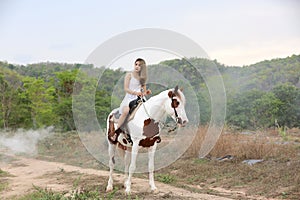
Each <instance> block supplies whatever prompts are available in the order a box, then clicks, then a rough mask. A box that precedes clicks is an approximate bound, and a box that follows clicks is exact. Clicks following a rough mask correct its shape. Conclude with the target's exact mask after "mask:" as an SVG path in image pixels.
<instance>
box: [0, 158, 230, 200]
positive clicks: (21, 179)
mask: <svg viewBox="0 0 300 200" xmlns="http://www.w3.org/2000/svg"><path fill="white" fill-rule="evenodd" d="M14 159H15V160H13V161H10V162H9V163H5V162H2V161H1V162H0V168H1V169H2V170H3V171H6V172H8V173H10V174H11V175H12V176H11V177H7V179H8V182H9V185H8V187H7V188H6V190H5V191H3V192H2V193H1V194H0V197H1V198H0V199H11V198H13V197H16V196H18V195H24V194H26V193H28V192H30V191H32V190H33V189H34V188H33V186H37V187H40V188H47V189H52V190H53V191H58V192H62V191H71V190H72V189H74V179H72V181H67V176H65V177H63V176H61V174H62V173H64V174H65V175H66V174H69V175H70V174H72V173H76V174H77V175H78V174H83V175H82V176H90V177H93V178H92V179H93V182H96V183H97V184H100V185H102V186H101V187H102V189H103V188H105V186H106V181H107V177H108V172H107V171H101V170H95V169H84V168H80V167H76V166H71V165H67V164H63V163H57V162H47V161H42V160H36V159H33V158H24V157H14ZM90 180H91V179H90ZM114 180H115V183H116V184H119V185H120V184H121V183H122V182H123V175H122V174H115V176H114ZM85 183H86V184H89V182H88V181H86V182H85ZM132 183H133V185H132V190H133V193H135V194H138V196H139V197H140V196H142V197H143V198H144V199H168V198H169V199H203V200H212V199H213V200H226V199H229V198H224V197H219V196H214V195H208V194H199V193H192V192H190V191H188V190H184V189H181V188H176V187H172V186H170V185H166V184H163V183H159V182H156V185H157V188H158V192H156V193H150V191H149V189H148V188H149V186H148V180H144V179H140V178H133V180H132ZM121 189H124V188H121ZM121 189H120V190H121ZM102 192H105V191H104V189H103V191H102ZM145 194H146V195H145ZM124 198H126V196H125V194H124Z"/></svg>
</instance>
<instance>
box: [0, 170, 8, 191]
mask: <svg viewBox="0 0 300 200" xmlns="http://www.w3.org/2000/svg"><path fill="white" fill-rule="evenodd" d="M10 176H11V175H10V174H9V173H7V172H5V171H3V170H2V169H0V192H2V191H3V190H5V189H6V188H7V186H8V181H7V180H6V177H10Z"/></svg>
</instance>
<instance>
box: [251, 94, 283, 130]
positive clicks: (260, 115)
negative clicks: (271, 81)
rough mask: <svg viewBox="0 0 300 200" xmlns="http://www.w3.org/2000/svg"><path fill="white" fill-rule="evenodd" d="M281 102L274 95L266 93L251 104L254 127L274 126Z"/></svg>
mask: <svg viewBox="0 0 300 200" xmlns="http://www.w3.org/2000/svg"><path fill="white" fill-rule="evenodd" d="M281 105H282V102H281V101H280V100H279V99H278V98H276V97H275V95H274V93H272V92H268V93H266V94H264V95H263V96H262V97H261V98H259V99H257V100H255V101H254V102H253V109H252V115H253V118H254V125H255V126H256V127H261V128H267V127H270V126H274V124H275V120H276V118H277V115H278V111H279V109H280V106H281Z"/></svg>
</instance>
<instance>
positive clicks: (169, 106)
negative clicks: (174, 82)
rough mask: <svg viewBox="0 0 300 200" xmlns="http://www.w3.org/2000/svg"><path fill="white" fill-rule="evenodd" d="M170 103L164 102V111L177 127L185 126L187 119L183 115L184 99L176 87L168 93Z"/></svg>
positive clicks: (184, 114)
mask: <svg viewBox="0 0 300 200" xmlns="http://www.w3.org/2000/svg"><path fill="white" fill-rule="evenodd" d="M168 96H169V99H170V101H167V102H166V105H165V107H166V111H167V113H168V114H169V115H171V117H172V118H173V119H174V120H175V121H176V122H177V125H178V126H185V125H186V124H187V123H188V121H189V120H188V118H187V116H186V113H185V108H184V106H185V103H186V102H185V97H184V94H183V92H182V90H181V89H178V86H176V87H175V89H172V90H170V91H169V92H168Z"/></svg>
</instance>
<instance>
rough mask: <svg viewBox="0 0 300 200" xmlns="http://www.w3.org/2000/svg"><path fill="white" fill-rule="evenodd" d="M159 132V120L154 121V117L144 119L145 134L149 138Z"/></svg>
mask: <svg viewBox="0 0 300 200" xmlns="http://www.w3.org/2000/svg"><path fill="white" fill-rule="evenodd" d="M157 134H159V127H158V122H154V120H153V119H150V118H149V119H146V120H145V121H144V128H143V135H145V136H146V137H147V138H152V137H153V136H155V135H157Z"/></svg>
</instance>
